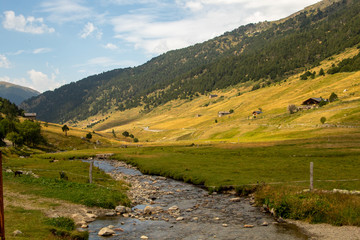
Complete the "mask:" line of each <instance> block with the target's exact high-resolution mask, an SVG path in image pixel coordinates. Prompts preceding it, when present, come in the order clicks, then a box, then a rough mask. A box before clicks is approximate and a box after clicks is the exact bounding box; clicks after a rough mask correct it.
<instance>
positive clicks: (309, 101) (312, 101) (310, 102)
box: [301, 97, 327, 106]
mask: <svg viewBox="0 0 360 240" xmlns="http://www.w3.org/2000/svg"><path fill="white" fill-rule="evenodd" d="M321 101H327V99H323V98H321V97H320V98H309V99H307V100H306V101H304V102H303V103H302V104H301V105H305V106H309V105H319V103H320V102H321Z"/></svg>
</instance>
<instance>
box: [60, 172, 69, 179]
mask: <svg viewBox="0 0 360 240" xmlns="http://www.w3.org/2000/svg"><path fill="white" fill-rule="evenodd" d="M59 174H60V179H63V180H68V179H69V177H68V176H67V175H66V173H65V172H64V171H61V172H59Z"/></svg>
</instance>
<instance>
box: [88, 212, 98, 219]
mask: <svg viewBox="0 0 360 240" xmlns="http://www.w3.org/2000/svg"><path fill="white" fill-rule="evenodd" d="M86 216H87V217H89V218H97V216H96V215H95V214H92V213H87V214H86Z"/></svg>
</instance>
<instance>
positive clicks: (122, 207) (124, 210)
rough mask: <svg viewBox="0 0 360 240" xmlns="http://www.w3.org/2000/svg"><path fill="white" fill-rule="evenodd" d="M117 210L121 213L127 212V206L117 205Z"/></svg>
mask: <svg viewBox="0 0 360 240" xmlns="http://www.w3.org/2000/svg"><path fill="white" fill-rule="evenodd" d="M115 211H116V212H118V213H120V214H122V213H126V212H127V211H126V207H125V206H117V207H116V208H115Z"/></svg>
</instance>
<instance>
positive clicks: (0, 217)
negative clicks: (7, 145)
mask: <svg viewBox="0 0 360 240" xmlns="http://www.w3.org/2000/svg"><path fill="white" fill-rule="evenodd" d="M0 237H1V240H5V221H4V191H3V172H2V152H1V151H0Z"/></svg>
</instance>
